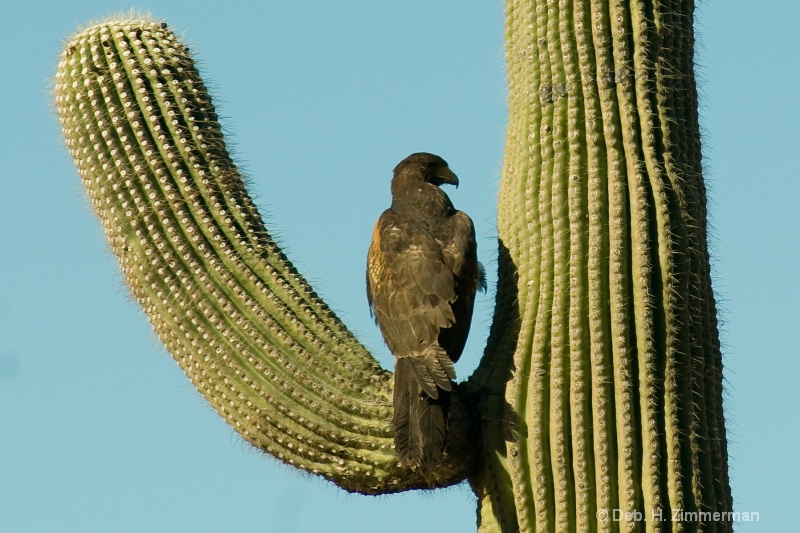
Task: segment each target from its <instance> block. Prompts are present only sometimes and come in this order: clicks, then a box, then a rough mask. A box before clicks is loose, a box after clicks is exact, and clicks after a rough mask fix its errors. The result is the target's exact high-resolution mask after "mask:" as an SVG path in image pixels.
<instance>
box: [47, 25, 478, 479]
mask: <svg viewBox="0 0 800 533" xmlns="http://www.w3.org/2000/svg"><path fill="white" fill-rule="evenodd" d="M55 99H56V104H57V108H58V114H59V118H60V121H61V124H62V127H63V131H64V135H65V137H66V140H67V146H68V148H69V151H70V153H71V155H72V157H73V159H74V161H75V164H76V165H77V167H78V170H79V172H80V175H81V177H82V179H83V183H84V185H85V187H86V189H87V191H88V193H89V196H90V197H91V200H92V204H93V206H94V209H95V211H96V213H97V214H98V216H99V218H100V219H101V221H102V224H103V227H104V230H105V233H106V236H107V238H108V241H109V243H110V244H111V248H112V249H113V251H114V253H115V254H116V256H117V258H118V260H119V263H120V265H121V267H122V269H123V271H124V274H125V279H126V281H127V283H128V285H129V286H130V288H131V290H132V292H133V294H134V296H135V297H136V299H137V300H138V302H139V303H140V305H141V306H142V308H143V309H144V311H145V313H146V314H147V316H148V318H149V320H150V322H151V323H152V325H153V327H154V328H155V330H156V332H157V334H158V335H159V337H160V338H161V340H162V341H163V342H164V344H165V345H166V347H167V348H168V350H169V351H170V353H171V354H172V355H173V357H174V358H175V359H176V360H177V362H178V363H179V364H180V366H181V367H182V368H183V370H184V371H185V372H186V374H187V375H188V376H189V378H190V379H191V380H192V382H193V383H194V384H195V385H196V386H197V388H198V390H199V391H200V392H201V393H202V394H203V395H204V396H205V397H206V398H207V399H208V401H209V402H211V404H212V405H213V406H214V408H215V409H216V410H217V411H218V412H219V413H220V414H221V415H222V416H223V417H224V418H225V419H226V420H227V421H228V422H229V423H230V424H231V425H232V426H233V427H234V428H235V430H236V431H237V432H239V433H240V434H241V435H242V436H243V437H244V438H245V439H247V440H248V441H249V442H251V443H252V444H253V445H255V446H257V447H259V448H261V449H262V450H264V451H266V452H268V453H270V454H272V455H273V456H275V457H277V458H279V459H280V460H282V461H284V462H286V463H289V464H292V465H295V466H297V467H300V468H302V469H304V470H306V471H309V472H312V473H316V474H320V475H322V476H324V477H325V478H327V479H330V480H332V481H334V482H335V483H337V484H338V485H340V486H342V487H344V488H346V489H348V490H351V491H358V492H364V493H385V492H393V491H399V490H405V489H408V488H413V487H432V486H441V485H445V484H449V483H453V482H455V481H458V480H460V479H463V478H464V476H465V475H466V473H465V462H464V454H461V453H456V451H455V450H454V453H451V454H450V456H451V458H452V462H451V464H448V465H446V466H445V467H443V468H442V469H441V470H439V471H437V472H436V473H435V474H430V475H429V477H428V478H423V477H421V476H420V475H419V474H414V473H411V472H409V471H407V470H403V469H400V468H399V467H398V466H397V458H396V456H395V454H394V450H393V447H392V435H391V430H390V419H391V397H392V391H391V379H390V374H389V373H388V372H386V371H384V370H382V369H381V368H380V366H379V365H378V363H377V362H376V361H375V359H374V358H373V357H372V356H371V355H370V354H369V353H368V352H367V350H366V349H365V348H364V347H363V346H362V345H361V344H360V343H359V342H358V341H357V340H356V339H355V338H354V337H353V335H352V334H351V333H350V332H349V331H348V330H347V328H346V327H345V326H344V325H343V324H342V323H341V322H340V321H339V320H338V318H337V317H336V316H335V315H334V313H333V312H332V311H331V310H330V309H329V308H328V307H327V306H326V305H325V303H324V302H322V301H321V300H320V299H319V298H318V297H317V295H316V294H315V293H314V292H313V291H312V289H311V288H310V287H309V285H308V283H307V282H306V281H305V280H304V279H303V277H302V276H301V275H300V274H298V272H297V271H296V270H295V269H294V268H293V266H292V264H291V263H290V262H289V260H288V259H287V258H286V257H285V256H284V254H283V253H282V252H281V250H280V249H279V248H278V246H277V245H276V244H275V242H274V241H273V240H272V238H271V237H270V236H269V234H268V233H267V230H266V229H265V227H264V225H263V222H262V219H261V217H260V215H259V213H258V210H257V209H256V207H255V205H254V204H253V202H252V201H251V198H250V196H249V195H248V194H247V192H246V190H245V187H244V184H243V181H242V178H241V176H240V174H239V172H238V171H237V169H236V166H235V164H234V163H233V161H232V160H231V158H230V156H229V155H228V153H227V151H226V148H225V142H224V140H223V137H222V133H221V130H220V126H219V124H218V121H217V115H216V113H215V110H214V106H213V104H212V102H211V98H210V97H209V95H208V92H207V91H206V88H205V86H204V84H203V81H202V80H201V78H200V76H199V74H198V72H197V70H196V68H195V65H194V62H193V60H192V58H191V56H190V54H189V53H188V50H187V48H186V47H185V46H184V45H183V44H182V43H181V42H180V41H179V40H178V39H177V38H176V37H175V35H174V34H173V33H172V31H171V30H170V29H169V28H168V27H167V26H166V24H164V23H159V22H155V21H151V20H146V19H142V20H115V21H109V22H105V23H100V24H97V25H94V26H91V27H88V28H86V29H85V30H83V31H82V32H80V33H79V34H77V35H76V36H74V37H73V38H71V39H70V40H69V41H68V42H67V44H66V46H65V50H64V51H63V53H62V57H61V61H60V63H59V67H58V73H57V77H56V87H55ZM456 404H457V405H458V401H456ZM463 419H464V417H463V416H462V417H459V416H456V417H455V420H456V424H455V426H456V427H454V433H455V435H458V434H459V427H460V426H459V424H460V423H459V422H458V420H463ZM458 440H459V439H458V438H456V439H454V442H455V443H456V446H458Z"/></svg>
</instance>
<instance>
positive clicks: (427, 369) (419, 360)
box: [398, 347, 456, 400]
mask: <svg viewBox="0 0 800 533" xmlns="http://www.w3.org/2000/svg"><path fill="white" fill-rule="evenodd" d="M400 361H407V362H408V363H407V364H408V366H409V367H410V369H411V371H412V372H413V374H414V377H415V378H416V380H417V382H418V383H419V385H420V387H422V390H424V391H425V392H426V393H427V394H428V396H430V397H431V398H433V399H434V400H435V399H437V398H438V397H439V390H438V389H441V390H445V391H447V392H450V391H452V390H453V380H454V379H456V369H455V367H454V366H453V361H451V360H450V357H449V356H448V355H447V353H446V352H445V351H444V350H443V349H442V348H440V347H430V348H426V349H425V351H424V352H422V353H421V354H415V355H411V356H409V357H401V358H399V359H398V363H399V362H400Z"/></svg>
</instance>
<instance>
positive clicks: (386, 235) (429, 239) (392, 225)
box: [367, 210, 456, 357]
mask: <svg viewBox="0 0 800 533" xmlns="http://www.w3.org/2000/svg"><path fill="white" fill-rule="evenodd" d="M367 263H368V264H367V296H368V298H369V300H370V303H371V306H372V310H373V313H374V316H375V321H376V322H377V323H378V326H379V327H380V328H381V332H382V333H383V337H384V339H385V340H386V344H387V345H388V346H389V349H390V350H391V351H392V353H393V354H394V355H395V356H396V357H408V356H411V355H415V354H422V353H423V352H424V351H426V349H427V348H430V347H432V346H434V345H435V344H436V343H437V340H438V337H439V331H440V330H441V329H443V328H448V327H450V326H451V325H452V324H453V323H454V322H455V316H454V315H453V310H452V308H451V303H452V302H453V300H454V299H455V298H456V293H455V290H456V287H455V285H456V284H455V279H454V276H453V272H452V271H451V270H450V268H448V266H447V265H446V264H445V258H444V255H443V252H442V249H441V246H440V244H439V242H438V241H437V240H436V239H435V238H434V237H433V235H431V234H430V232H429V231H428V230H427V229H426V228H425V227H424V226H423V225H422V224H421V223H419V222H418V221H416V220H412V219H409V218H404V217H402V216H400V215H398V214H397V213H395V212H393V211H391V210H387V211H385V212H384V213H383V215H381V217H380V218H379V219H378V222H377V224H376V225H375V230H374V232H373V236H372V245H371V246H370V250H369V258H368V262H367Z"/></svg>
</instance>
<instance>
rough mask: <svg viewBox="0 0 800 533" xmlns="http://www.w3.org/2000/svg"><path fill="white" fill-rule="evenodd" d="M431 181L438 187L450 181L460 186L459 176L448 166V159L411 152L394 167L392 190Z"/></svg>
mask: <svg viewBox="0 0 800 533" xmlns="http://www.w3.org/2000/svg"><path fill="white" fill-rule="evenodd" d="M420 183H430V184H433V185H436V186H437V187H438V186H440V185H442V184H443V183H449V184H451V185H455V186H456V187H458V176H456V175H455V174H454V173H453V171H452V170H450V168H449V167H448V166H447V161H445V160H444V159H442V158H441V157H439V156H438V155H434V154H427V153H424V152H422V153H417V154H411V155H410V156H408V157H406V158H405V159H403V160H402V161H400V163H398V164H397V166H396V167H394V178H393V179H392V191H393V192H394V191H395V190H397V189H398V188H401V187H409V186H419V184H420Z"/></svg>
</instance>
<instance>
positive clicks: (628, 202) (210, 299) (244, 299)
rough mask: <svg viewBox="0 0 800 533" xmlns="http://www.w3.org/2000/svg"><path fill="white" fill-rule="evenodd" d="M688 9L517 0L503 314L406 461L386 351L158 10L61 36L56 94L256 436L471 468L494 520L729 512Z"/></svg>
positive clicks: (327, 469)
mask: <svg viewBox="0 0 800 533" xmlns="http://www.w3.org/2000/svg"><path fill="white" fill-rule="evenodd" d="M692 9H693V6H692V4H691V2H659V3H651V2H637V1H632V2H625V3H623V2H619V1H615V0H610V1H608V0H606V1H600V0H597V1H579V0H575V1H569V0H558V1H555V0H550V1H546V2H545V1H543V0H542V1H534V0H509V3H508V7H507V27H506V36H507V45H506V46H507V59H508V71H509V101H510V117H509V127H508V139H507V148H506V155H505V164H504V171H503V180H502V184H501V191H500V203H499V209H498V217H499V220H498V228H499V237H498V242H499V272H498V280H497V283H498V290H497V303H496V311H495V318H494V322H493V325H492V329H491V334H490V338H489V341H488V345H487V348H486V352H485V355H484V357H483V360H482V362H481V364H480V367H479V368H478V370H477V371H476V372H475V374H474V375H473V376H472V377H471V378H470V379H469V380H468V381H467V382H465V383H463V384H461V385H460V386H459V387H458V388H457V390H456V391H455V394H454V400H453V401H454V405H453V413H452V418H453V428H452V431H451V443H450V445H449V448H448V451H447V456H448V461H447V463H446V464H444V465H443V466H442V467H441V469H439V470H437V471H434V472H426V473H420V472H414V471H410V470H407V469H404V468H401V467H400V466H399V465H398V464H397V457H396V455H395V454H394V451H393V449H392V436H391V431H390V427H389V425H390V424H389V421H390V419H391V396H392V391H391V386H392V385H391V380H390V379H388V378H389V375H388V373H387V372H386V371H385V370H382V369H381V368H380V367H379V366H378V364H377V363H376V362H375V360H374V359H373V358H372V356H371V355H370V354H369V353H368V352H367V351H366V350H365V349H364V348H363V347H362V345H361V344H359V342H358V341H357V340H356V339H355V338H354V337H353V336H352V335H351V334H350V333H349V332H348V330H347V328H346V327H345V326H344V325H343V324H342V323H341V322H340V321H339V319H338V318H337V317H336V316H335V315H334V314H333V313H332V312H331V311H330V309H329V308H328V307H327V306H326V305H325V304H324V303H323V302H322V301H321V300H320V299H319V298H318V297H317V296H316V294H315V293H314V292H313V290H312V289H311V288H310V286H309V285H308V283H307V282H306V281H305V280H304V279H303V278H302V276H301V275H300V274H298V272H297V271H296V270H295V269H294V268H293V267H292V265H291V263H290V262H289V260H288V259H287V258H286V256H285V255H284V254H283V253H282V252H281V250H280V249H278V247H277V246H276V244H275V243H274V241H273V240H272V239H271V238H270V236H269V233H268V232H267V230H266V228H265V227H264V225H263V222H262V219H261V217H260V216H259V213H258V211H257V209H256V207H255V205H254V204H253V202H252V201H251V199H250V197H249V196H248V194H247V192H246V190H245V187H244V185H243V182H242V180H241V177H240V175H239V173H238V171H237V169H236V166H235V164H234V163H233V161H232V160H231V158H230V156H229V155H228V153H227V151H226V149H225V143H224V140H223V138H222V134H221V132H220V127H219V124H218V122H217V116H216V114H215V112H214V107H213V105H212V103H211V99H210V97H209V95H208V93H207V91H206V89H205V86H204V84H203V82H202V80H201V79H200V77H199V75H198V73H197V71H196V69H195V66H194V63H193V60H192V58H191V55H190V54H189V52H188V51H187V49H186V48H185V46H184V45H183V44H181V43H180V42H179V41H178V39H177V38H176V37H175V35H174V34H173V33H172V32H171V31H170V29H169V28H168V27H167V26H166V24H164V23H159V22H155V21H151V20H147V19H142V20H132V19H131V20H113V21H108V22H104V23H101V24H97V25H94V26H91V27H89V28H86V29H85V30H83V31H81V32H80V33H79V34H77V35H76V36H74V37H72V38H71V39H70V40H69V41H68V42H67V44H66V46H65V50H64V51H63V53H62V58H61V62H60V64H59V69H58V74H57V79H56V91H55V94H56V103H57V107H58V112H59V118H60V120H61V123H62V126H63V130H64V135H65V137H66V140H67V146H68V148H69V150H70V153H71V154H72V156H73V158H74V160H75V163H76V165H77V167H78V170H79V172H80V175H81V177H82V178H83V182H84V185H85V186H86V189H87V191H88V192H89V195H90V197H91V199H92V203H93V205H94V207H95V210H96V212H97V214H98V215H99V217H100V219H101V221H102V223H103V226H104V229H105V232H106V235H107V237H108V239H109V242H110V243H111V246H112V248H113V250H114V253H115V254H116V256H117V258H118V259H119V262H120V265H121V267H122V269H123V271H124V273H125V278H126V280H127V282H128V284H129V285H130V287H131V290H132V292H133V294H134V295H135V297H136V299H137V300H138V301H139V303H140V304H141V305H142V307H143V309H144V310H145V312H146V313H147V316H148V317H149V319H150V321H151V323H152V324H153V327H154V328H155V330H156V332H157V333H158V335H159V337H160V338H161V339H162V341H163V342H164V344H165V345H166V346H167V348H168V349H169V351H170V353H171V354H172V355H173V356H174V357H175V359H176V360H177V361H178V363H179V364H180V365H181V367H182V368H183V369H184V370H185V372H186V374H187V375H188V376H189V378H190V379H191V380H192V381H193V382H194V384H195V385H196V386H197V388H198V390H199V391H200V392H201V393H202V394H203V395H204V396H205V397H206V398H207V399H208V400H209V402H211V404H212V405H213V406H214V408H215V409H216V410H217V411H218V412H219V413H220V414H221V415H222V416H223V417H224V418H225V419H226V420H227V421H228V422H229V423H230V424H231V425H232V426H233V427H234V428H235V429H236V431H238V432H239V433H240V434H241V435H242V437H244V438H245V439H246V440H248V441H249V442H251V443H252V444H253V445H255V446H257V447H259V448H260V449H262V450H264V451H265V452H267V453H270V454H272V455H274V456H275V457H277V458H279V459H281V460H282V461H285V462H287V463H289V464H292V465H295V466H297V467H299V468H302V469H304V470H307V471H309V472H313V473H317V474H319V475H322V476H324V477H325V478H327V479H329V480H331V481H333V482H334V483H336V484H338V485H339V486H341V487H343V488H345V489H347V490H350V491H357V492H362V493H371V494H374V493H388V492H396V491H402V490H407V489H412V488H420V487H429V488H432V487H440V486H445V485H448V484H452V483H455V482H458V481H461V480H463V479H466V478H468V479H469V480H470V482H471V483H472V486H473V488H474V489H475V492H476V494H477V495H478V498H479V506H480V509H479V529H480V530H481V531H517V530H522V531H594V530H600V531H616V530H625V531H638V530H645V529H646V530H648V531H672V530H675V531H679V530H695V529H702V530H704V531H716V530H719V531H727V530H730V529H731V522H730V520H729V517H730V515H729V514H727V513H729V511H730V510H731V497H730V488H729V485H728V480H727V456H726V447H725V427H724V420H723V416H722V394H721V382H722V374H721V356H720V351H719V343H718V335H717V330H716V318H715V317H716V311H715V305H714V299H713V296H712V292H711V284H710V275H709V263H708V254H707V245H706V210H705V209H706V207H705V205H706V199H705V190H704V188H703V182H702V177H701V168H700V140H699V133H698V123H697V98H696V91H695V84H694V77H693V33H692V24H691V16H692ZM676 511H678V512H679V513H680V514H679V515H675V514H674V512H676ZM714 513H716V514H714ZM615 518H621V519H619V520H615Z"/></svg>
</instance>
